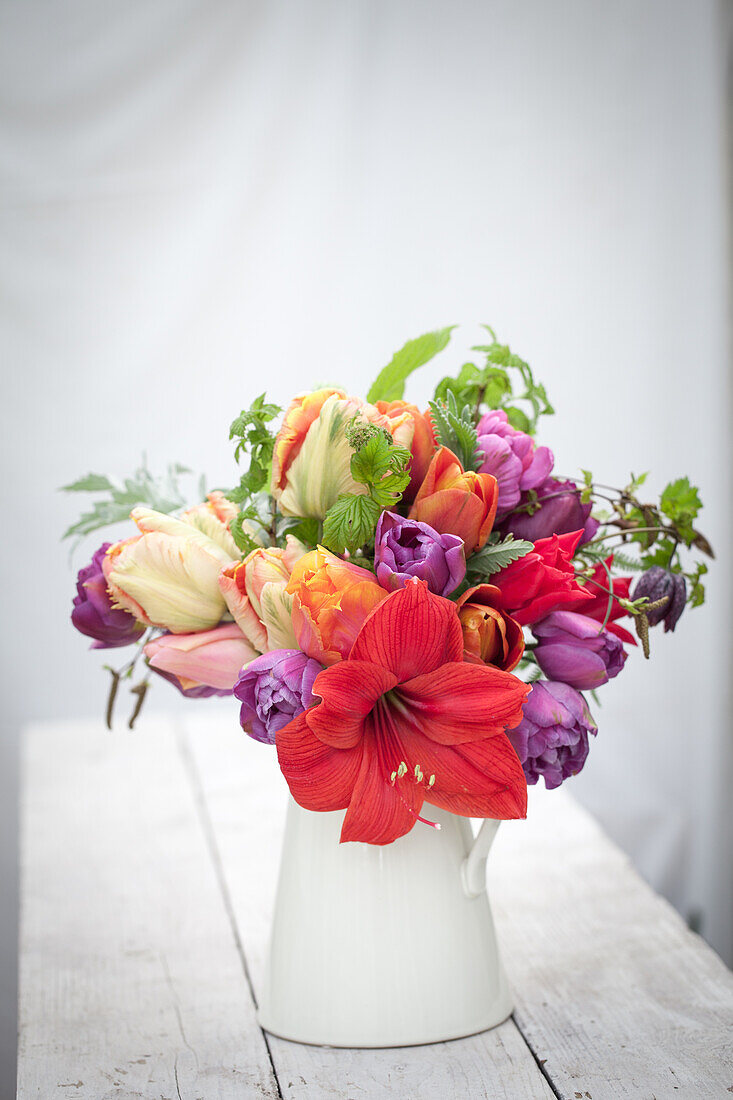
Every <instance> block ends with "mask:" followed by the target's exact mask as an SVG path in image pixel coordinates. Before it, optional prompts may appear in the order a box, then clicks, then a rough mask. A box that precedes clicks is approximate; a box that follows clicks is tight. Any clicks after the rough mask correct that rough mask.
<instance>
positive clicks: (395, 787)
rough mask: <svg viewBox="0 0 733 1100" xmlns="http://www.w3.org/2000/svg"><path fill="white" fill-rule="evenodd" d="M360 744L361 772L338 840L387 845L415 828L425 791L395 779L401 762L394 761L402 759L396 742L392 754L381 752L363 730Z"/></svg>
mask: <svg viewBox="0 0 733 1100" xmlns="http://www.w3.org/2000/svg"><path fill="white" fill-rule="evenodd" d="M362 744H363V756H362V762H361V769H360V771H359V777H358V779H357V781H356V784H355V786H354V793H353V795H352V798H351V802H350V803H349V808H348V810H347V811H346V817H345V818H344V823H343V826H342V828H341V840H342V842H343V841H347V840H359V841H362V842H365V843H367V844H390V843H391V842H392V841H393V840H396V839H397V838H398V837H401V836H404V835H405V833H409V831H410V829H411V828H412V826H413V825H414V824H415V822H416V820H417V815H418V814H419V812H420V807H421V806H422V802H423V798H424V796H425V791H424V788H423V787H422V785H419V784H417V783H414V782H408V783H402V782H401V780H398V779H397V776H396V772H397V769H398V768H399V766H400V763H401V762H402V761H401V759H397V757H398V756H401V755H404V754H400V752H399V748H398V746H399V742H396V743H395V746H394V748H395V749H396V750H397V751H396V752H395V751H394V750H393V752H392V753H389V752H388V751H387V752H385V746H384V745H383V744H382V743H381V739H380V736H379V734H377V733H375V730H374V728H371V729H370V728H369V727H367V732H366V734H365V736H364V740H363V742H362ZM392 774H394V775H395V779H394V781H393V782H392V781H390V776H391V775H392Z"/></svg>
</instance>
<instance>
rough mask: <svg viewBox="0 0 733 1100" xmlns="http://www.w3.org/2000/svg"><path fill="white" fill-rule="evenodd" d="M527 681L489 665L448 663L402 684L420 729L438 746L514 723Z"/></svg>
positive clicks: (400, 695) (482, 735) (402, 695)
mask: <svg viewBox="0 0 733 1100" xmlns="http://www.w3.org/2000/svg"><path fill="white" fill-rule="evenodd" d="M529 691H530V689H529V685H528V684H525V683H523V682H522V681H521V680H519V679H517V677H516V676H512V675H511V674H510V673H508V672H502V671H501V670H500V669H498V668H493V667H492V666H491V665H475V664H469V663H467V662H462V663H460V664H446V665H444V666H443V668H441V669H440V670H439V671H438V672H432V673H429V674H428V675H425V676H417V677H415V678H414V679H412V680H409V681H408V682H407V683H406V684H401V685H400V687H399V689H398V691H397V692H396V695H397V696H398V698H399V699H400V700H404V702H405V703H406V705H407V707H408V710H409V714H410V718H411V719H412V720H413V721H414V722H415V724H416V725H417V726H418V728H419V729H420V730H421V731H422V732H423V733H424V734H425V736H426V737H428V738H430V740H431V741H437V742H438V743H439V744H441V745H458V744H461V743H462V742H464V741H479V740H482V739H483V738H486V737H491V736H493V735H494V734H498V733H501V732H503V730H505V729H506V728H507V727H508V728H510V729H511V728H512V727H513V726H516V725H518V723H519V722H520V721H521V719H522V704H523V703H524V700H525V699H526V697H527V696H528V695H529Z"/></svg>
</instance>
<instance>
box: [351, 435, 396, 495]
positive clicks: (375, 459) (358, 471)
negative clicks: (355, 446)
mask: <svg viewBox="0 0 733 1100" xmlns="http://www.w3.org/2000/svg"><path fill="white" fill-rule="evenodd" d="M391 447H392V444H391V443H390V442H389V440H388V439H387V437H386V436H385V435H384V434H383V433H382V432H379V431H377V432H375V434H374V435H372V436H371V437H370V438H369V439H367V441H366V442H365V443H364V444H363V445H362V446H361V447H360V448H359V450H358V451H355V452H354V454H353V455H352V456H351V476H352V477H353V479H354V481H358V482H359V483H360V484H361V485H369V484H370V483H371V482H373V481H378V480H379V479H380V478H381V477H383V476H384V475H385V474H386V473H387V471H388V470H389V468H390V461H391V457H392V456H391Z"/></svg>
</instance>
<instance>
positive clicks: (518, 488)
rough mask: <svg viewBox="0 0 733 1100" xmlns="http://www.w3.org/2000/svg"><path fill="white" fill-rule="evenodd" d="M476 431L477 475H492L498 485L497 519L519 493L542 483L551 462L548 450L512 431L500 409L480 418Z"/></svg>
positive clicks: (508, 509)
mask: <svg viewBox="0 0 733 1100" xmlns="http://www.w3.org/2000/svg"><path fill="white" fill-rule="evenodd" d="M476 431H477V433H478V445H479V448H480V449H481V451H483V461H482V463H481V467H480V472H481V473H483V474H493V476H494V477H495V478H496V480H497V482H498V485H499V506H498V510H497V514H498V516H499V518H501V517H502V516H504V515H506V514H507V512H511V510H512V508H516V506H517V505H518V504H519V501H520V499H521V494H522V493H523V492H526V491H527V490H528V489H536V488H537V487H538V486H539V485H541V484H542V482H543V481H545V479H546V478H547V477H548V476H549V474H550V471H551V470H552V467H553V463H554V461H555V460H554V458H553V455H552V451H551V450H550V448H549V447H535V444H534V440H533V439H532V436H531V435H527V433H526V432H520V431H519V430H518V429H517V428H513V427H512V426H511V424H510V423H509V421H508V419H507V414H506V413H505V412H504V410H503V409H493V410H492V411H491V412H488V413H486V414H485V415H484V416H482V417H481V419H480V420H479V422H478V426H477V428H476Z"/></svg>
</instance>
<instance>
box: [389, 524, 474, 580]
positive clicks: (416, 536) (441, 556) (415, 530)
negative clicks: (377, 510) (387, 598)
mask: <svg viewBox="0 0 733 1100" xmlns="http://www.w3.org/2000/svg"><path fill="white" fill-rule="evenodd" d="M374 565H375V567H376V574H377V580H378V581H379V583H380V584H381V586H382V588H386V589H387V590H388V591H389V592H394V591H396V590H397V589H398V588H404V587H405V585H406V584H407V582H408V581H409V580H411V579H412V578H413V577H419V578H420V580H423V581H425V582H426V583H427V586H428V588H429V589H430V591H431V592H434V593H435V595H436V596H447V595H449V594H450V593H451V592H453V591H454V589H456V588H457V587H458V585H459V584H460V583H461V581H462V580H463V578H464V577H465V575H466V554H465V550H464V547H463V539H461V538H459V537H458V535H449V534H444V535H441V534H438V532H437V531H435V530H434V529H433V528H432V527H430V526H429V524H427V523H420V522H418V520H416V519H403V518H402V516H398V515H397V514H396V513H395V512H382V514H381V516H380V517H379V522H378V524H377V530H376V534H375V538H374Z"/></svg>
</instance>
